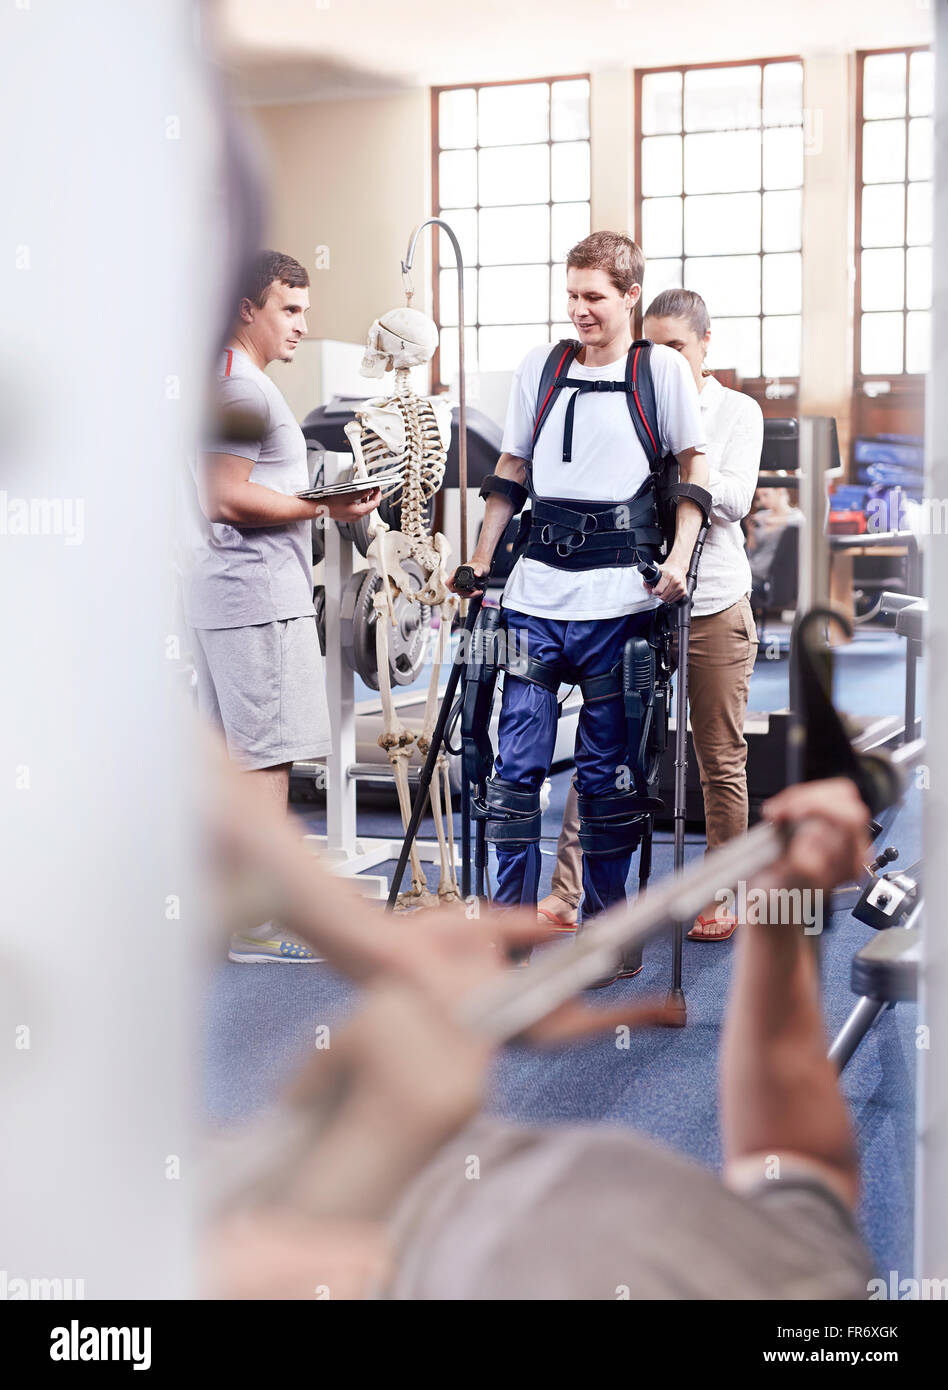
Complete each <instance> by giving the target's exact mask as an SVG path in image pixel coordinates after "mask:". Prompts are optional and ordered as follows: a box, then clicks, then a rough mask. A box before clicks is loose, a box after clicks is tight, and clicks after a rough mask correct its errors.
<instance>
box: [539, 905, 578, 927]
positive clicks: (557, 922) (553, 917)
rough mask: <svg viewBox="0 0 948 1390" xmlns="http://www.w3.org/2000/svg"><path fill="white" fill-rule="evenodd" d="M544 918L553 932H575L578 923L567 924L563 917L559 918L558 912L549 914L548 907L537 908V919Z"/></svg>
mask: <svg viewBox="0 0 948 1390" xmlns="http://www.w3.org/2000/svg"><path fill="white" fill-rule="evenodd" d="M540 917H545V918H546V920H547V921H548V922H549V923H550V925H551V926H552V928H553V930H554V931H575V930H576V928H577V926H578V923H577V922H567V920H566V918H565V917H561V916H560V915H559V913H558V912H551V911H550V909H549V908H548V907H538V908H537V918H538V919H539V918H540Z"/></svg>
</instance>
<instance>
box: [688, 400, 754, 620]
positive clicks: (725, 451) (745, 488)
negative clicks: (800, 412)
mask: <svg viewBox="0 0 948 1390" xmlns="http://www.w3.org/2000/svg"><path fill="white" fill-rule="evenodd" d="M698 399H699V401H700V402H701V419H702V421H703V422H704V434H705V438H706V439H707V441H708V450H707V456H708V490H709V491H710V493H711V498H712V504H711V528H710V530H709V531H708V534H707V537H706V539H705V542H704V550H703V551H702V553H701V561H700V563H699V565H698V582H697V584H696V585H695V595H694V601H693V603H692V608H691V612H692V615H693V617H695V618H707V617H710V615H711V614H712V613H720V612H721V611H722V610H723V609H725V608H730V607H731V605H732V604H733V603H737V601H738V599H740V598H743V596H744V594H746V593H749V592H750V588H751V569H750V564H749V563H748V559H747V552H746V550H745V549H744V535H743V532H742V531H741V527H740V522H741V519H742V518H743V517H745V516H746V515H747V513H748V512H749V511H750V508H751V502H752V501H753V500H754V490H755V488H756V487H757V474H758V471H759V469H760V451H761V447H762V445H763V441H764V417H763V415H762V414H761V410H760V406H759V405H758V404H757V402H756V401H755V400H752V399H751V398H750V396H745V395H744V394H743V392H741V391H732V390H730V389H729V387H727V386H722V385H721V383H720V382H719V381H718V380H717V379H716V378H715V377H713V376H709V377H706V378H705V382H704V386H703V387H702V389H701V392H700V395H699V397H698Z"/></svg>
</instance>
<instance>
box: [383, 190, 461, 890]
mask: <svg viewBox="0 0 948 1390" xmlns="http://www.w3.org/2000/svg"><path fill="white" fill-rule="evenodd" d="M425 227H440V228H441V229H442V230H443V231H444V232H446V233H447V236H448V239H449V241H450V242H451V245H452V247H453V248H454V259H455V261H456V262H457V268H458V492H459V493H460V509H461V516H460V521H461V551H460V554H461V559H460V563H461V564H462V565H466V564H467V540H468V537H467V390H466V387H465V372H464V257H463V256H462V255H461V244H460V242H459V241H458V239H457V237H456V236H455V234H454V231H453V229H452V228H451V227H450V226H449V225H448V223H447V222H445V221H444V220H443V219H442V218H440V217H429V218H427V219H426V221H424V222H420V223H419V224H418V226H417V227H416V228H415V230H414V231H413V232H412V234H411V239H410V241H409V243H408V250H407V251H406V253H405V259H404V260H403V261H402V279H403V281H404V283H405V289H406V291H407V293H408V295H409V302H410V297H411V294H412V290H411V281H410V280H409V278H408V277H409V275H410V273H411V267H412V261H413V260H414V258H415V243H416V242H417V240H418V237H419V235H420V234H421V232H422V231H423V230H424V228H425ZM478 606H480V605H478ZM453 676H454V673H453V672H452V677H453ZM461 678H462V679H463V675H462V677H461ZM454 684H455V686H456V685H457V678H455V681H454ZM449 685H450V682H449ZM451 688H452V690H453V688H454V687H451ZM442 732H443V730H442ZM439 743H440V736H439V737H438V738H437V739H436V740H435V743H434V745H433V746H434V747H437V746H438V744H439ZM426 765H427V764H426ZM429 781H430V778H429ZM416 828H417V827H416ZM413 835H414V831H410V832H409V838H410V837H411V836H413ZM400 881H401V874H399V882H400ZM470 895H471V787H470V783H469V782H468V780H467V777H466V776H465V775H464V772H463V770H462V772H461V896H462V897H463V898H465V899H467V898H469V897H470Z"/></svg>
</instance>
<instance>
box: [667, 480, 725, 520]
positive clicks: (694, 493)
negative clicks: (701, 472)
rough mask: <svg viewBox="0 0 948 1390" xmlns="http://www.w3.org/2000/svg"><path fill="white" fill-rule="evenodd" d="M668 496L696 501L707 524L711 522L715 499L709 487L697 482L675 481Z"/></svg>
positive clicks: (674, 499) (673, 498)
mask: <svg viewBox="0 0 948 1390" xmlns="http://www.w3.org/2000/svg"><path fill="white" fill-rule="evenodd" d="M667 496H668V497H669V498H670V499H671V500H673V501H675V502H678V501H680V500H687V501H689V502H694V503H695V505H696V506H697V507H699V508H700V510H701V515H702V517H703V518H704V524H705V526H707V525H708V523H709V522H710V520H711V507H712V504H713V501H714V499H713V498H712V496H711V494H710V492H709V491H708V489H707V488H704V487H699V486H698V484H697V483H673V484H672V486H671V487H670V488H669V489H668V493H667Z"/></svg>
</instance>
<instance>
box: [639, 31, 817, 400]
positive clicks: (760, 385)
mask: <svg viewBox="0 0 948 1390" xmlns="http://www.w3.org/2000/svg"><path fill="white" fill-rule="evenodd" d="M778 63H799V64H800V65H801V67H802V68H803V80H804V83H805V82H806V63H805V61H804V59H803V57H802V56H801V55H800V54H799V53H785V54H782V55H780V56H777V57H772V58H770V57H768V58H737V59H735V60H734V61H733V62H723V63H722V62H714V63H668V64H666V65H664V66H662V67H656V68H636V70H635V99H634V115H633V120H634V123H635V124H634V131H635V165H634V171H633V177H634V179H635V239H636V241H637V242H638V243H639V245H640V246H642V203H643V201H644V199H643V197H642V140H643V138H644V137H643V134H642V82H643V79H644V78H646V77H651V76H653V75H654V74H656V73H662V72H680V73H681V74H682V84H684V75H685V73H687V72H699V71H705V72H706V71H708V70H710V69H713V68H755V67H759V68H762V69H763V68H766V67H770V66H772V65H774V64H778ZM761 80H762V81H763V74H761ZM682 90H683V92H684V85H683V87H682ZM804 111H805V108H804ZM682 120H684V116H682ZM802 123H803V127H804V132H805V130H806V121H805V117H804V118H803V120H802ZM750 129H753V127H750ZM759 129H760V130H761V132H763V130H764V125H763V112H761V123H760V127H759ZM684 134H685V132H684V127H682V137H683V138H682V161H684ZM804 156H805V150H804ZM805 169H806V165H805V163H804V173H805ZM761 180H763V174H761ZM681 187H682V192H681V200H682V204H684V201H685V198H686V197H687V196H688V195H687V194H686V192H685V181H684V167H682V182H681ZM805 188H806V179H805V177H804V180H803V182H802V183H801V185H800V192H801V209H802V204H803V199H804V193H805ZM766 191H769V190H765V189H764V188H763V184H761V187H760V189H759V190H758V192H759V193H760V196H761V222H763V195H764V192H766ZM692 196H696V195H692ZM682 227H684V207H682ZM642 250H643V251H644V252H645V258H646V265H647V264H648V248H647V247H645V246H643V247H642ZM719 254H721V255H726V254H729V253H723V252H722V253H719ZM730 254H733V253H730ZM757 254H758V259H759V261H760V277H761V288H763V273H764V267H763V260H764V246H763V235H761V249H760V251H759V252H758V253H757ZM775 254H776V253H775ZM800 255H801V258H802V255H803V213H802V210H801V214H800ZM659 259H661V258H659ZM680 259H681V262H682V269H683V270H684V262H685V261H686V260H687V259H689V258H688V257H687V256H686V255H685V253H684V242H683V243H682V254H681V257H680ZM702 259H708V260H710V259H713V257H711V256H709V257H703V258H702ZM682 278H683V279H684V274H682ZM643 307H644V306H642V305H639V306H637V307H636V311H635V331H636V333H637V334H638V335H641V331H642V308H643ZM741 317H744V318H753V317H755V316H754V315H752V314H749V315H741ZM756 317H757V319H758V320H759V322H760V335H761V365H763V323H764V319H765V318H781V317H784V316H783V315H780V314H776V315H774V314H766V315H765V314H764V311H763V300H761V309H760V312H759V313H758V314H757V315H756ZM788 317H789V316H788ZM793 317H796V315H794V316H793ZM799 318H800V321H801V339H802V320H803V312H802V308H801V312H800V314H799ZM711 332H712V334H713V332H714V320H713V319H712V322H711ZM801 348H802V342H801ZM775 382H779V383H780V386H781V387H782V388H783V389H782V390H781V393H780V395H779V397H771V396H768V395H767V391H768V388H769V387H770V386H771V383H775ZM787 388H792V390H789V389H787ZM741 390H742V391H744V392H746V394H747V395H750V396H753V397H754V398H755V399H756V400H758V401H759V402H760V403H761V404H762V405H763V404H764V402H765V401H766V402H768V403H770V402H771V400H773V401H775V402H776V404H777V405H778V406H779V407H781V408H784V409H785V408H787V407H791V406H795V404H796V402H797V399H798V397H799V394H800V378H799V376H781V377H767V376H756V377H742V378H741Z"/></svg>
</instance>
